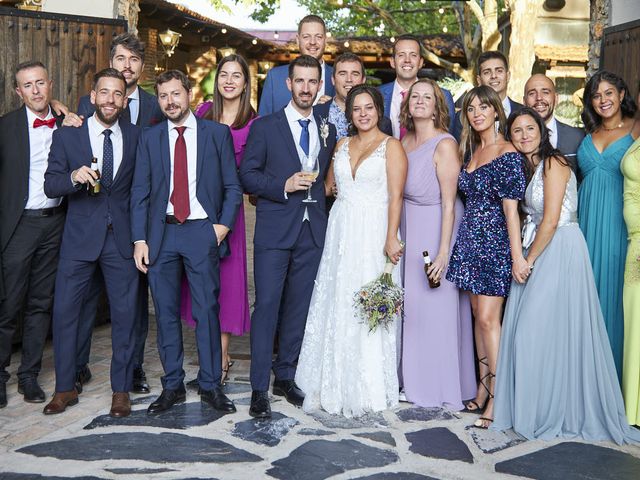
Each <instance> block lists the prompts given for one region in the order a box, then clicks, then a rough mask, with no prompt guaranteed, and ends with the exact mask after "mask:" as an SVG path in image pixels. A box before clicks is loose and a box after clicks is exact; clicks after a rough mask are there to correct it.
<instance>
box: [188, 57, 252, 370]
mask: <svg viewBox="0 0 640 480" xmlns="http://www.w3.org/2000/svg"><path fill="white" fill-rule="evenodd" d="M250 92H251V79H250V76H249V67H248V66H247V62H246V61H245V60H244V58H242V57H241V56H240V55H235V54H234V55H228V56H226V57H225V58H223V59H222V60H221V61H220V63H219V64H218V70H217V72H216V78H215V92H214V95H213V101H212V102H211V101H209V102H205V103H203V104H201V105H200V106H199V107H198V108H197V109H196V116H198V117H200V118H206V119H208V120H214V121H216V122H220V123H223V124H225V125H228V126H229V127H230V128H231V136H232V137H233V146H234V150H235V154H236V164H237V165H240V162H241V161H242V156H243V154H244V149H245V145H246V143H247V136H248V135H249V128H250V127H251V123H252V122H253V120H254V119H255V118H256V112H255V110H254V109H253V107H252V106H251V103H250V96H251V94H250ZM227 241H228V243H229V249H230V251H231V253H230V255H229V256H227V257H225V258H223V259H221V261H220V296H219V299H218V303H219V304H220V314H219V318H220V331H221V332H222V336H221V343H222V366H223V369H222V382H224V381H225V379H226V378H227V376H228V373H229V367H230V366H231V364H232V362H231V357H230V356H229V340H230V338H231V335H236V336H241V335H243V334H245V333H246V332H248V331H249V296H248V291H247V243H246V236H245V225H244V208H243V206H242V205H241V206H240V210H239V211H238V216H237V218H236V223H235V225H234V227H233V229H232V230H231V233H230V234H229V236H228V237H227ZM181 305H182V306H181V311H180V313H181V316H182V318H183V319H184V321H185V322H186V323H187V324H188V325H195V321H194V320H193V317H192V316H191V295H190V293H189V286H188V284H187V281H186V278H185V279H184V280H183V283H182V304H181Z"/></svg>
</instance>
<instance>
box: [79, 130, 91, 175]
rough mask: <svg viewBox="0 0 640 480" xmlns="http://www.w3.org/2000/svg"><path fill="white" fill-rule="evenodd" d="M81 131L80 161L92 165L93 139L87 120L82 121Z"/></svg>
mask: <svg viewBox="0 0 640 480" xmlns="http://www.w3.org/2000/svg"><path fill="white" fill-rule="evenodd" d="M79 133H80V162H81V163H82V165H86V166H87V167H90V166H91V159H92V158H93V150H92V149H91V140H90V137H89V135H90V134H89V125H88V124H87V122H86V121H84V122H82V126H81V127H80V130H79Z"/></svg>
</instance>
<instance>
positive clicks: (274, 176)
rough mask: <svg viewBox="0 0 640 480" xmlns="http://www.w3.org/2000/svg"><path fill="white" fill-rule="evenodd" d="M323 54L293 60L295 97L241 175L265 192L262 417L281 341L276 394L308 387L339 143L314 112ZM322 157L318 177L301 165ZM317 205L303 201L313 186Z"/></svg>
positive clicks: (254, 323)
mask: <svg viewBox="0 0 640 480" xmlns="http://www.w3.org/2000/svg"><path fill="white" fill-rule="evenodd" d="M321 74H322V67H321V66H320V63H319V62H318V60H316V59H315V58H314V57H311V56H309V55H301V56H299V57H298V58H296V59H295V60H293V61H292V62H291V63H290V64H289V77H288V78H287V87H288V89H289V90H290V91H291V100H290V101H289V104H288V105H287V106H286V107H285V108H284V109H282V110H280V111H278V112H276V113H274V114H273V115H268V116H266V117H262V118H259V119H258V120H256V121H255V122H254V123H253V125H252V126H251V132H250V133H249V138H248V140H247V149H246V150H245V154H244V158H243V161H242V163H241V165H240V178H241V180H242V184H243V186H244V187H245V190H246V191H247V192H249V193H251V194H253V195H256V196H257V197H258V204H257V207H256V228H255V236H254V277H255V288H256V302H255V308H254V311H253V315H252V317H251V388H252V390H253V392H252V394H251V406H250V409H249V414H250V415H251V416H253V417H256V418H269V417H271V406H270V403H269V393H268V390H269V380H270V369H271V368H270V367H271V365H272V362H271V357H272V353H273V342H274V337H275V335H276V331H278V356H277V358H276V359H275V361H274V362H273V371H274V373H275V381H274V383H273V394H274V395H282V396H284V397H285V398H286V399H287V401H288V402H290V403H292V404H294V405H297V406H300V405H302V402H303V400H304V393H303V392H302V391H301V390H300V389H299V388H298V386H297V385H296V383H295V381H294V377H295V371H296V367H295V366H296V363H297V360H298V356H299V354H300V347H301V345H302V337H303V335H304V328H305V324H306V321H307V312H308V310H309V303H310V301H311V293H312V291H313V281H314V279H315V277H316V272H317V270H318V265H319V263H320V257H321V255H322V247H323V245H324V235H325V231H326V228H327V214H326V211H325V201H324V198H325V188H324V178H325V176H326V174H327V171H328V168H329V162H330V160H331V155H332V153H333V149H334V147H335V143H336V131H335V127H334V126H333V125H332V124H326V126H323V124H322V120H321V118H320V117H319V116H318V115H314V113H313V102H314V100H315V98H316V96H317V94H318V91H319V89H320V87H321V85H322V80H321ZM316 159H317V162H318V165H319V167H318V176H317V179H316V181H314V180H312V179H311V178H310V177H309V175H308V174H307V173H304V172H302V171H301V170H302V169H303V167H304V164H305V163H306V162H305V160H311V161H313V160H316ZM309 189H311V192H310V193H311V195H312V197H313V198H315V199H316V202H315V203H306V202H304V201H303V199H304V198H305V196H306V194H307V190H309Z"/></svg>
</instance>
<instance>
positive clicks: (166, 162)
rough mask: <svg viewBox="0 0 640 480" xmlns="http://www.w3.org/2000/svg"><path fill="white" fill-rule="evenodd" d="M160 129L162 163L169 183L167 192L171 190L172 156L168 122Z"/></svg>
mask: <svg viewBox="0 0 640 480" xmlns="http://www.w3.org/2000/svg"><path fill="white" fill-rule="evenodd" d="M162 125H163V127H162V128H161V129H160V157H161V161H162V170H164V177H165V181H166V182H167V190H169V189H170V188H171V154H170V152H169V148H171V146H170V144H169V132H168V131H167V128H168V127H167V122H166V121H165V122H163V123H162Z"/></svg>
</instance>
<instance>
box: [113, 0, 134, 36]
mask: <svg viewBox="0 0 640 480" xmlns="http://www.w3.org/2000/svg"><path fill="white" fill-rule="evenodd" d="M114 6H115V5H114ZM138 12H140V0H118V2H117V12H116V15H117V16H118V17H122V18H124V19H125V20H126V21H127V23H128V24H129V32H131V33H133V34H136V35H137V34H138Z"/></svg>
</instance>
